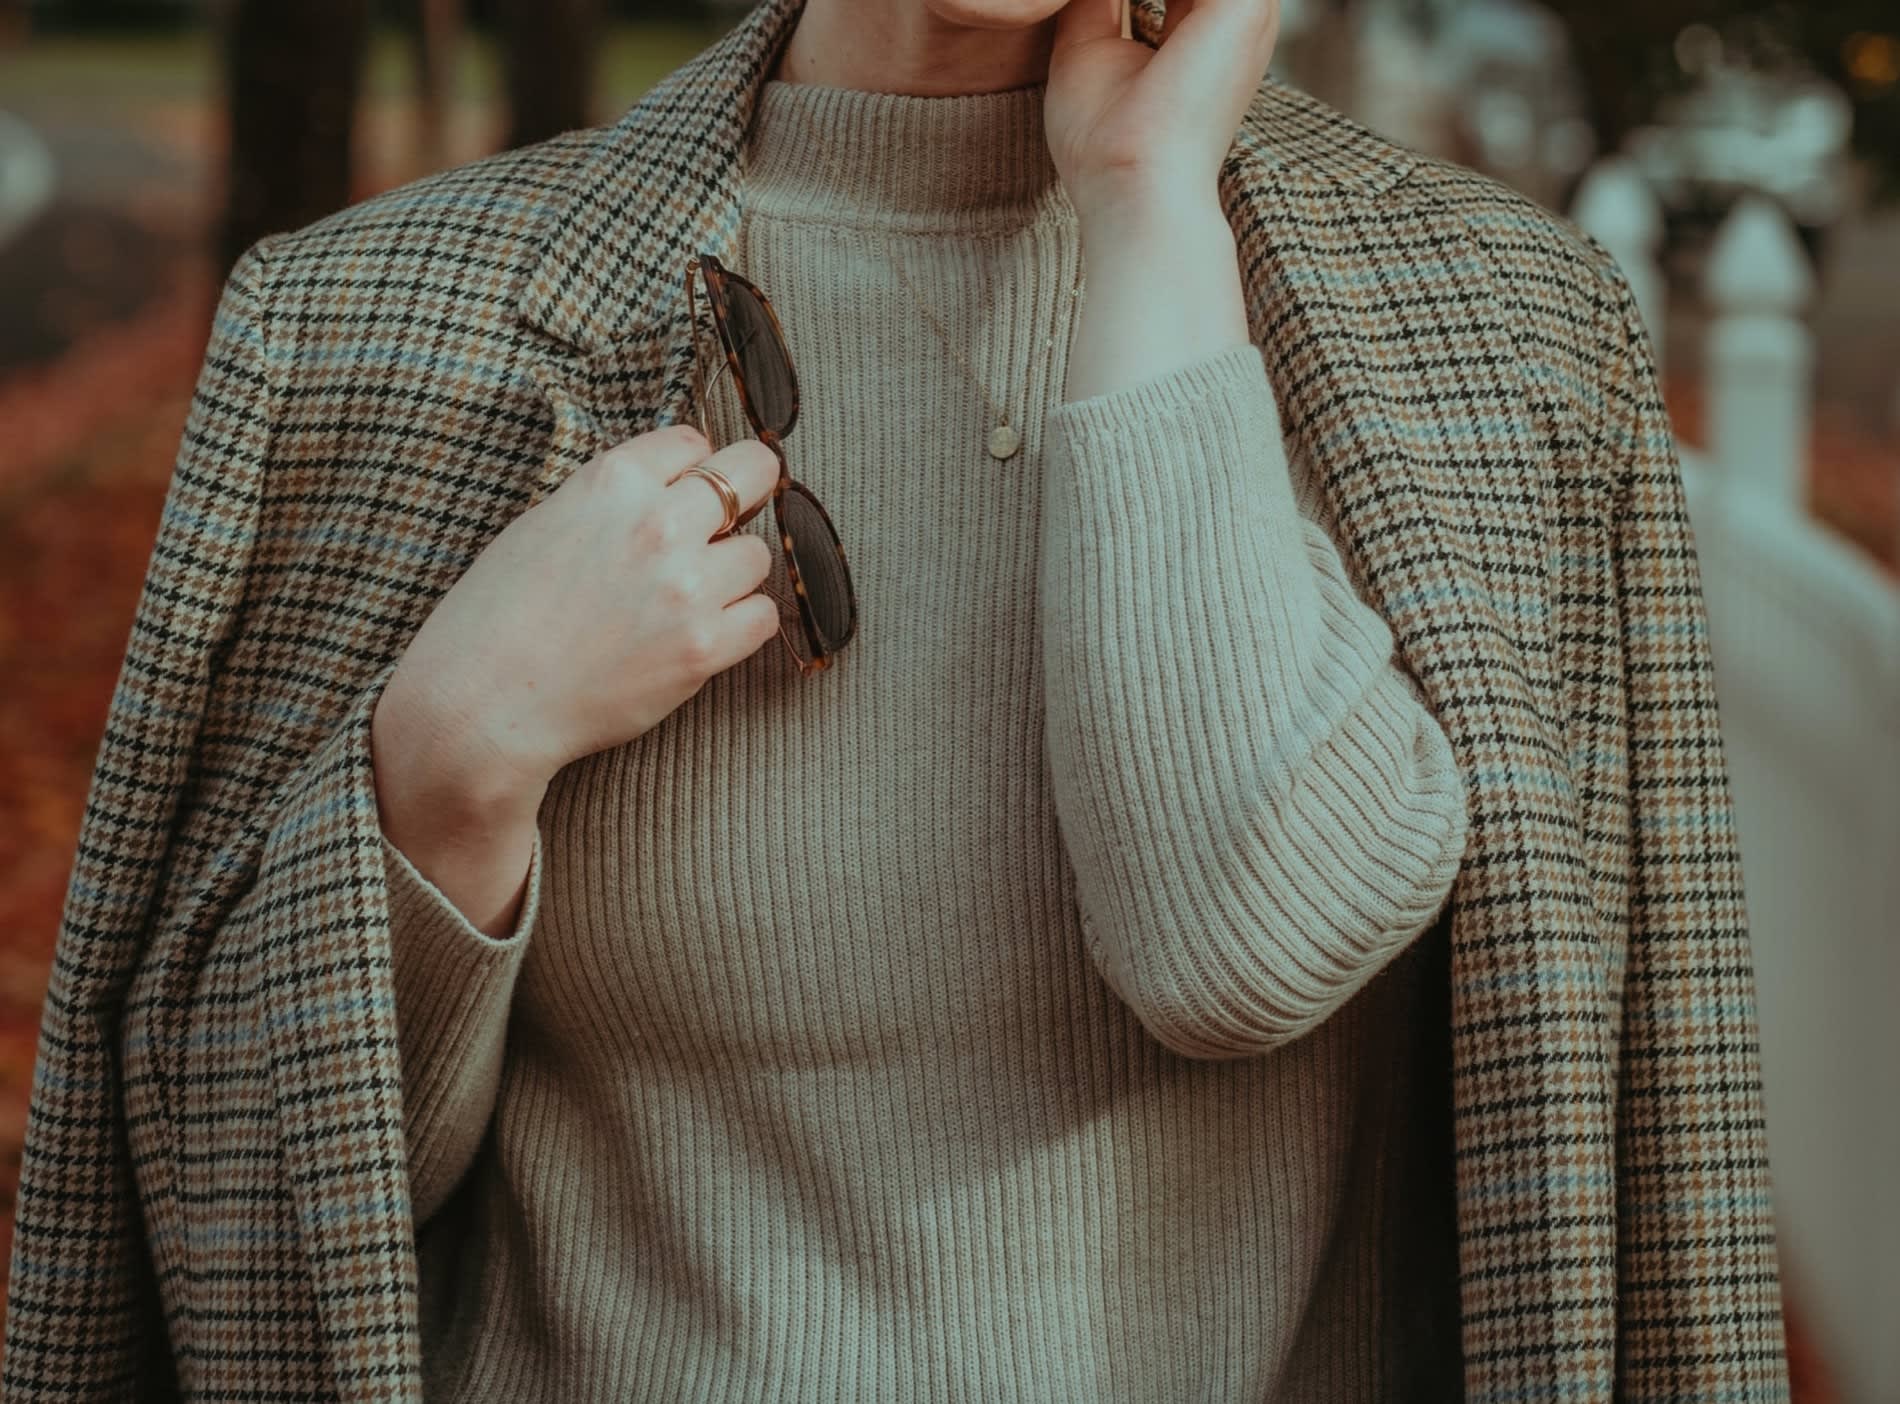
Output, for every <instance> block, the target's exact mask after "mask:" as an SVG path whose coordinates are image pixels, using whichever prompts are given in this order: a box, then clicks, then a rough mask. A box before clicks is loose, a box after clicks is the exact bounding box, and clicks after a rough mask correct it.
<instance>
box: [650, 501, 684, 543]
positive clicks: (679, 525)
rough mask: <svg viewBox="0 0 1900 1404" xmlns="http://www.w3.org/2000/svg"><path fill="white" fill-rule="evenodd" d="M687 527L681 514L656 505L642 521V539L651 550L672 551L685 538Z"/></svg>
mask: <svg viewBox="0 0 1900 1404" xmlns="http://www.w3.org/2000/svg"><path fill="white" fill-rule="evenodd" d="M685 534H686V527H685V524H684V523H683V522H681V521H680V518H679V514H678V513H677V512H673V511H670V510H668V509H667V508H666V507H664V506H659V507H655V508H654V509H653V510H652V511H651V512H649V513H647V514H646V516H645V517H643V518H642V519H641V521H640V539H641V541H642V542H643V543H644V544H645V545H646V546H647V547H648V548H650V549H651V550H654V551H671V550H672V549H673V548H675V547H676V546H678V545H679V544H680V543H681V541H682V540H684V538H685Z"/></svg>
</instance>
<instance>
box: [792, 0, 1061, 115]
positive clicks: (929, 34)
mask: <svg viewBox="0 0 1900 1404" xmlns="http://www.w3.org/2000/svg"><path fill="white" fill-rule="evenodd" d="M1054 38H1055V20H1054V17H1053V16H1051V17H1050V18H1049V19H1046V20H1044V21H1042V22H1041V23H1038V24H1031V25H1018V26H1003V27H996V28H988V27H982V26H978V25H971V24H960V23H958V22H956V21H954V20H950V19H945V18H944V17H943V16H942V15H940V14H938V13H937V12H936V10H934V9H932V8H931V6H930V5H929V4H928V3H926V0H897V3H893V0H806V4H805V7H804V10H803V12H802V13H801V14H800V15H799V17H798V23H797V25H796V26H795V27H794V28H793V30H792V35H791V38H790V39H788V40H787V41H786V42H785V46H784V48H783V49H781V50H780V52H779V57H778V62H777V65H776V66H775V67H774V68H773V69H772V71H771V73H770V74H768V75H767V76H768V77H772V78H777V79H781V80H783V81H785V82H789V83H822V84H825V85H826V86H828V87H834V88H862V89H865V90H867V91H870V92H880V93H909V94H912V95H915V96H918V97H942V96H948V95H952V94H957V93H990V92H1000V91H1002V90H1004V89H1006V88H1020V87H1024V86H1026V85H1028V84H1031V83H1041V82H1045V81H1047V79H1048V77H1049V53H1050V49H1051V46H1052V43H1053V41H1054Z"/></svg>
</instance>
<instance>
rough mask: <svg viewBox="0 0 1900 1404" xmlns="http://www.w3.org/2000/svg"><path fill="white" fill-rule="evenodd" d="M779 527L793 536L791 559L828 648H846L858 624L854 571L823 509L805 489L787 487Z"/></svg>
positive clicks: (821, 636)
mask: <svg viewBox="0 0 1900 1404" xmlns="http://www.w3.org/2000/svg"><path fill="white" fill-rule="evenodd" d="M778 510H779V526H780V528H781V529H782V530H783V531H784V532H785V534H786V535H788V536H790V537H791V538H792V560H793V561H794V562H795V563H796V564H797V566H798V578H799V579H800V580H801V581H802V582H803V583H804V586H805V598H806V599H807V600H808V601H810V603H811V612H812V618H813V620H814V622H815V623H816V624H817V627H818V636H819V638H820V639H822V640H823V641H824V645H825V648H826V649H827V650H832V649H838V648H842V647H844V645H845V643H846V641H847V640H849V639H850V637H851V635H852V632H853V631H854V630H855V629H856V627H857V610H856V609H855V608H854V606H853V604H852V595H851V572H850V570H849V568H848V567H846V565H845V563H844V552H843V551H842V550H841V549H840V548H839V545H838V536H837V533H836V532H834V531H833V530H832V529H831V524H830V523H829V522H827V521H826V520H825V514H824V509H823V508H821V507H820V506H819V505H818V504H817V502H815V501H814V500H813V499H812V498H811V496H810V495H809V494H808V493H806V492H805V490H804V489H803V488H800V487H797V486H787V488H786V489H785V492H784V494H783V495H782V496H781V497H780V498H779V500H778Z"/></svg>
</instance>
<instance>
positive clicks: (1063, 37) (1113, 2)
mask: <svg viewBox="0 0 1900 1404" xmlns="http://www.w3.org/2000/svg"><path fill="white" fill-rule="evenodd" d="M1121 32H1122V31H1121V6H1120V5H1119V3H1117V0H1069V3H1068V4H1066V5H1064V6H1063V7H1062V8H1061V9H1060V10H1058V11H1056V30H1055V37H1054V39H1053V40H1052V41H1051V49H1050V54H1051V62H1053V61H1054V55H1055V54H1057V53H1060V52H1062V51H1063V50H1065V49H1069V48H1073V47H1074V46H1075V45H1077V44H1086V43H1088V42H1090V41H1091V40H1095V39H1108V38H1114V39H1119V38H1121Z"/></svg>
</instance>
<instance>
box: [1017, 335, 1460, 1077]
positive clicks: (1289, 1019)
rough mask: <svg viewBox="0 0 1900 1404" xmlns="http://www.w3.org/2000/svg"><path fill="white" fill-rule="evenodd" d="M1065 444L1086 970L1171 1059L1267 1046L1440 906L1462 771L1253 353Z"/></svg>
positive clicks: (1291, 1033)
mask: <svg viewBox="0 0 1900 1404" xmlns="http://www.w3.org/2000/svg"><path fill="white" fill-rule="evenodd" d="M1051 429H1052V433H1051V437H1050V452H1049V458H1048V463H1047V474H1048V476H1047V480H1046V483H1045V490H1044V492H1045V495H1044V507H1043V518H1042V526H1041V531H1042V558H1041V559H1042V564H1041V570H1040V575H1039V580H1038V592H1039V597H1038V611H1039V615H1040V623H1041V632H1042V648H1043V660H1044V678H1045V688H1046V714H1045V725H1046V743H1047V746H1048V751H1049V758H1050V765H1051V768H1052V783H1053V787H1054V792H1055V800H1056V807H1057V814H1058V821H1059V823H1060V825H1061V829H1062V834H1063V839H1064V844H1065V846H1066V847H1067V849H1068V851H1069V855H1070V858H1071V860H1072V863H1073V865H1074V868H1075V877H1076V886H1077V891H1076V896H1077V903H1078V906H1079V908H1080V912H1081V918H1082V928H1083V932H1084V935H1085V939H1086V942H1087V945H1088V951H1089V955H1090V957H1091V958H1092V959H1093V961H1094V962H1095V964H1096V965H1097V967H1098V968H1099V969H1100V971H1101V973H1102V975H1103V978H1104V979H1106V980H1107V981H1108V983H1109V985H1110V986H1111V987H1112V988H1113V989H1114V990H1115V991H1116V993H1117V994H1118V995H1119V996H1120V997H1121V998H1122V999H1123V1000H1124V1001H1126V1002H1127V1003H1128V1004H1129V1005H1130V1007H1131V1008H1133V1009H1134V1011H1135V1012H1136V1014H1137V1015H1138V1016H1139V1017H1140V1018H1141V1020H1142V1022H1143V1023H1144V1024H1145V1025H1146V1026H1147V1027H1148V1028H1149V1030H1150V1031H1151V1032H1152V1033H1153V1034H1154V1035H1155V1037H1156V1038H1157V1039H1159V1040H1160V1041H1161V1042H1162V1043H1163V1044H1165V1045H1167V1046H1168V1047H1169V1048H1171V1049H1173V1050H1174V1051H1176V1052H1178V1053H1181V1054H1183V1055H1186V1056H1189V1057H1198V1058H1231V1057H1237V1056H1243V1055H1247V1054H1257V1053H1262V1052H1265V1051H1267V1050H1269V1049H1272V1048H1274V1047H1277V1046H1279V1045H1281V1044H1284V1043H1287V1042H1290V1041H1291V1040H1293V1039H1296V1038H1298V1037H1299V1036H1300V1035H1301V1034H1303V1033H1305V1032H1307V1031H1309V1030H1311V1029H1312V1028H1314V1027H1315V1026H1317V1025H1318V1024H1319V1023H1321V1022H1322V1021H1323V1020H1324V1019H1326V1018H1327V1017H1328V1016H1329V1015H1330V1014H1332V1013H1333V1012H1334V1011H1335V1010H1336V1009H1338V1008H1339V1007H1340V1006H1341V1005H1343V1004H1344V1003H1345V1002H1346V1001H1347V1000H1348V999H1350V998H1351V997H1352V996H1353V994H1355V993H1356V992H1357V991H1358V990H1359V989H1360V988H1362V987H1363V986H1364V985H1365V984H1366V983H1367V982H1368V981H1369V980H1370V979H1371V978H1372V977H1373V976H1374V975H1375V974H1376V973H1377V972H1378V971H1379V970H1380V969H1382V968H1383V967H1384V966H1385V965H1387V964H1388V963H1389V962H1390V961H1391V960H1392V959H1393V958H1394V957H1396V956H1397V955H1398V954H1399V952H1400V951H1402V950H1403V949H1404V948H1405V946H1406V945H1407V944H1408V943H1409V942H1410V941H1412V940H1413V939H1414V938H1415V937H1417V936H1418V935H1419V934H1420V933H1421V932H1423V931H1424V930H1425V929H1427V928H1428V927H1429V926H1430V925H1431V924H1432V922H1433V921H1434V920H1435V919H1436V917H1437V915H1438V913H1439V912H1440V911H1441V910H1442V908H1443V906H1444V903H1445V901H1446V900H1447V898H1448V897H1449V895H1450V892H1451V887H1452V883H1453V881H1454V879H1455V878H1456V876H1457V873H1458V868H1459V865H1460V862H1461V860H1462V857H1463V852H1464V846H1465V838H1466V830H1467V823H1468V819H1467V794H1468V792H1467V789H1466V785H1465V782H1464V779H1463V777H1462V776H1461V774H1460V772H1459V769H1458V766H1457V763H1456V759H1455V756H1454V753H1453V751H1452V748H1451V743H1450V740H1449V739H1448V737H1447V736H1446V734H1445V732H1444V730H1443V728H1442V727H1441V726H1440V724H1439V722H1438V720H1437V718H1436V717H1435V716H1434V715H1433V714H1432V712H1431V711H1430V710H1429V708H1428V707H1427V705H1426V702H1425V698H1424V694H1423V692H1422V691H1421V690H1420V689H1419V687H1418V685H1417V683H1416V682H1415V681H1414V680H1413V678H1412V677H1411V675H1410V674H1409V673H1408V672H1406V671H1405V670H1404V668H1403V666H1402V665H1401V663H1400V662H1399V660H1398V657H1397V655H1396V652H1395V649H1394V645H1393V636H1392V632H1391V629H1390V627H1389V626H1388V625H1387V624H1386V622H1385V621H1384V619H1383V617H1382V616H1381V615H1379V614H1378V612H1377V611H1376V610H1374V609H1373V608H1372V607H1371V606H1370V605H1368V604H1366V603H1365V602H1364V601H1362V600H1361V599H1360V598H1359V596H1358V595H1357V593H1356V592H1355V590H1354V588H1353V586H1352V583H1351V582H1350V580H1349V579H1348V577H1347V576H1346V573H1345V570H1344V567H1343V564H1342V562H1341V560H1340V557H1339V554H1338V552H1337V550H1336V549H1335V547H1334V545H1333V542H1332V540H1331V538H1330V537H1329V536H1328V535H1327V533H1326V531H1325V529H1324V528H1323V527H1322V526H1321V525H1320V524H1319V521H1318V520H1317V511H1318V503H1317V496H1316V489H1314V488H1313V487H1312V486H1311V485H1310V484H1309V485H1308V487H1307V489H1306V490H1304V491H1302V492H1301V493H1300V494H1299V495H1298V496H1297V497H1296V494H1295V492H1294V487H1293V483H1292V479H1291V475H1290V472H1289V466H1288V460H1287V456H1286V452H1285V448H1284V445H1283V443H1282V440H1281V427H1280V420H1279V412H1278V409H1277V407H1276V405H1275V402H1274V398H1273V391H1272V386H1271V383H1270V382H1269V380H1268V378H1267V374H1266V366H1265V362H1264V360H1263V359H1262V357H1261V354H1260V350H1259V348H1258V347H1256V346H1254V345H1252V344H1243V345H1237V346H1234V347H1231V348H1228V349H1224V350H1222V351H1220V352H1218V353H1214V354H1212V355H1209V356H1206V357H1203V358H1202V359H1200V360H1198V361H1196V362H1193V363H1191V364H1189V365H1187V366H1184V367H1182V368H1180V369H1178V370H1176V371H1173V372H1171V373H1168V374H1166V375H1163V376H1160V377H1156V378H1152V379H1150V380H1147V381H1145V382H1143V383H1141V384H1139V385H1135V386H1130V387H1125V388H1122V389H1118V390H1114V391H1110V392H1107V393H1104V394H1101V395H1097V396H1093V397H1091V398H1088V399H1084V400H1078V401H1072V402H1068V403H1064V404H1061V405H1058V406H1057V407H1056V410H1055V411H1054V413H1053V415H1052V422H1051Z"/></svg>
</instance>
